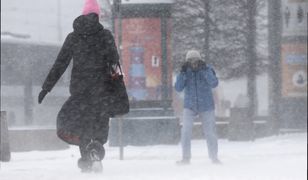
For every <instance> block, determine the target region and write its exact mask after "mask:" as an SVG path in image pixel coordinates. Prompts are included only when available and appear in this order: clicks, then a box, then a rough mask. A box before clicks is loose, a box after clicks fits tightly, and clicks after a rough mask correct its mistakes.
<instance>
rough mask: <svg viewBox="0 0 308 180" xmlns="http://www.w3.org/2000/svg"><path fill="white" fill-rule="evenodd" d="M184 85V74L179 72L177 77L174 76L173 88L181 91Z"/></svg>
mask: <svg viewBox="0 0 308 180" xmlns="http://www.w3.org/2000/svg"><path fill="white" fill-rule="evenodd" d="M185 86H186V74H185V73H183V72H181V73H180V74H179V75H178V76H177V77H176V82H175V90H176V91H177V92H181V91H183V89H184V88H185Z"/></svg>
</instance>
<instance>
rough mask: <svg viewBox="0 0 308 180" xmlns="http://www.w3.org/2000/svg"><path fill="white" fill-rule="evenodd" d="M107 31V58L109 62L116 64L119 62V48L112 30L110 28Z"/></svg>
mask: <svg viewBox="0 0 308 180" xmlns="http://www.w3.org/2000/svg"><path fill="white" fill-rule="evenodd" d="M105 33H106V44H107V46H106V47H107V48H106V53H105V55H106V56H105V59H106V60H107V62H109V63H111V64H112V65H115V64H116V63H117V62H119V53H118V49H117V46H116V44H115V41H114V38H113V35H112V34H111V32H110V31H109V30H106V31H105Z"/></svg>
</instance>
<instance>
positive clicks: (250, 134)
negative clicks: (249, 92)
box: [228, 94, 254, 141]
mask: <svg viewBox="0 0 308 180" xmlns="http://www.w3.org/2000/svg"><path fill="white" fill-rule="evenodd" d="M248 102H249V99H248V97H247V96H245V95H242V94H240V95H239V96H238V97H237V99H236V101H235V104H234V107H232V108H231V109H230V122H229V125H228V139H229V140H231V141H250V140H253V139H254V126H253V121H252V120H251V119H250V118H249V116H248Z"/></svg>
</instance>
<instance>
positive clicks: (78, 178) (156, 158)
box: [0, 133, 307, 180]
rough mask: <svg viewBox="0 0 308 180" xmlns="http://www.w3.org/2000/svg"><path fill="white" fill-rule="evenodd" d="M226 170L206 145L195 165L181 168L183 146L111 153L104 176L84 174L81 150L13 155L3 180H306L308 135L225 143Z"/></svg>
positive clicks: (196, 153) (200, 144)
mask: <svg viewBox="0 0 308 180" xmlns="http://www.w3.org/2000/svg"><path fill="white" fill-rule="evenodd" d="M219 145H220V158H221V160H222V162H223V165H213V164H211V163H210V161H209V160H208V158H207V151H206V143H205V141H202V140H195V141H193V143H192V154H193V158H192V163H191V165H188V166H177V165H176V164H175V161H176V160H178V159H179V158H180V155H181V153H180V146H179V145H178V146H165V145H162V146H146V147H132V146H129V147H126V148H125V154H124V158H125V160H124V161H120V160H118V159H119V158H118V157H119V150H118V148H115V147H108V146H107V148H106V152H107V154H106V158H105V161H104V172H103V173H102V174H82V173H80V171H79V169H78V168H77V166H76V162H77V159H78V157H79V151H78V148H77V147H75V146H72V147H71V148H69V149H67V150H63V151H40V152H39V151H33V152H22V153H12V160H11V162H9V163H1V169H0V177H1V178H0V179H1V180H96V179H97V180H98V179H103V180H306V179H307V175H306V173H307V133H299V134H289V135H281V136H273V137H269V138H264V139H257V140H256V141H254V142H230V141H227V140H220V141H219Z"/></svg>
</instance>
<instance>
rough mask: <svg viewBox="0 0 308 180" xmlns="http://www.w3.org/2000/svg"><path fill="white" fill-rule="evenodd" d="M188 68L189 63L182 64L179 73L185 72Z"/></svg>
mask: <svg viewBox="0 0 308 180" xmlns="http://www.w3.org/2000/svg"><path fill="white" fill-rule="evenodd" d="M188 67H189V63H188V62H186V63H184V64H183V65H182V67H181V72H186V71H187V68H188Z"/></svg>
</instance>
